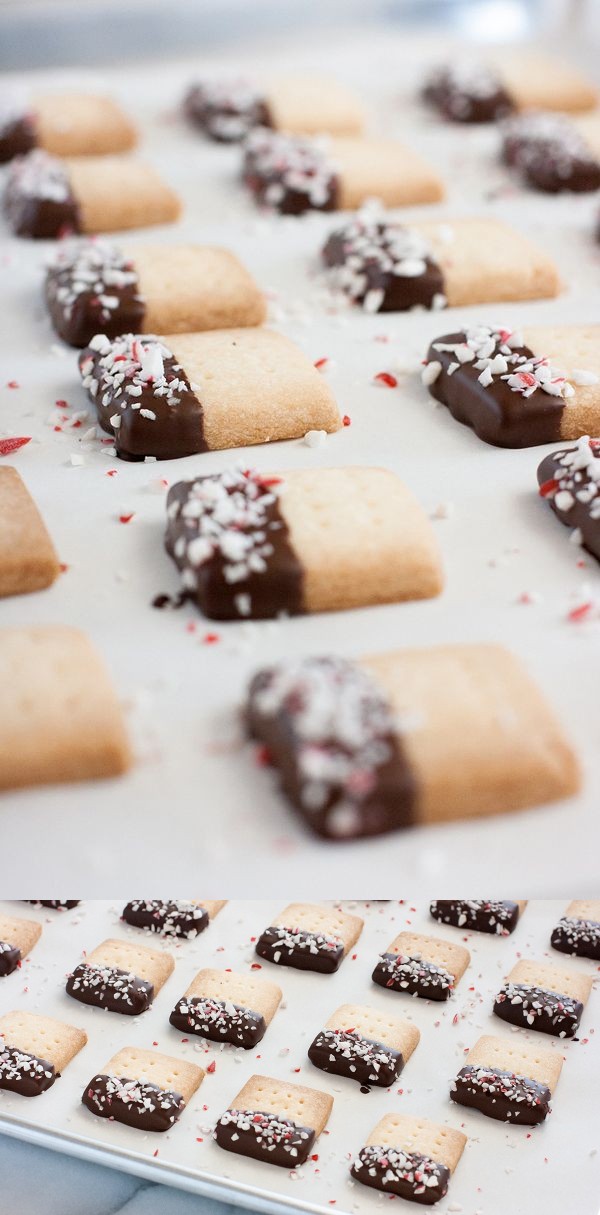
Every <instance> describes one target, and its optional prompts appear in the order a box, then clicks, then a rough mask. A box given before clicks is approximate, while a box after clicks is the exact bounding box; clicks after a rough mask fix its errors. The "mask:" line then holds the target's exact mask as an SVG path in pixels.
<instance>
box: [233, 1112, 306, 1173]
mask: <svg viewBox="0 0 600 1215" xmlns="http://www.w3.org/2000/svg"><path fill="white" fill-rule="evenodd" d="M220 1128H223V1129H224V1130H225V1129H228V1128H234V1133H233V1135H232V1136H231V1138H232V1139H233V1141H234V1143H235V1142H238V1141H239V1140H240V1139H241V1138H245V1139H248V1138H250V1139H253V1140H254V1141H255V1143H256V1146H257V1147H258V1148H260V1151H261V1154H264V1155H267V1156H268V1155H270V1154H271V1153H277V1154H278V1155H279V1154H280V1153H283V1154H285V1155H286V1156H289V1157H290V1159H291V1160H293V1161H294V1162H295V1163H296V1164H299V1163H301V1162H302V1158H304V1156H305V1155H306V1154H307V1152H308V1151H309V1150H310V1148H311V1146H312V1144H313V1142H314V1139H315V1132H314V1131H313V1130H312V1129H310V1128H309V1127H303V1126H298V1124H297V1123H295V1122H292V1121H291V1119H287V1118H281V1117H278V1116H277V1115H276V1114H270V1113H268V1114H267V1113H263V1112H262V1111H260V1110H235V1109H232V1110H226V1111H225V1113H224V1114H222V1115H221V1117H220V1118H219V1121H218V1123H217V1127H216V1132H215V1137H216V1139H217V1142H218V1141H219V1130H220Z"/></svg>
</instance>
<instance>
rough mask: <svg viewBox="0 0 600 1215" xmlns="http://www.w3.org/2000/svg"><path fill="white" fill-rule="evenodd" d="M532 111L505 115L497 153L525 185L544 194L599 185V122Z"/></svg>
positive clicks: (585, 188)
mask: <svg viewBox="0 0 600 1215" xmlns="http://www.w3.org/2000/svg"><path fill="white" fill-rule="evenodd" d="M593 122H594V124H596V125H592V121H591V120H586V119H581V120H579V122H575V121H573V120H572V119H569V118H565V117H563V116H560V115H558V114H547V113H543V112H537V111H533V112H532V113H529V114H519V115H517V116H516V117H514V118H510V119H508V121H507V122H506V123H505V124H504V127H503V130H502V149H501V157H502V160H503V161H504V164H506V165H508V166H509V168H512V169H515V170H516V172H517V173H518V174H519V176H520V177H521V178H522V180H523V181H524V182H525V184H526V185H528V186H532V187H533V189H535V190H542V191H544V192H545V193H546V194H559V193H562V192H564V191H571V192H572V193H575V194H582V193H589V191H591V190H598V189H600V123H599V122H598V120H597V119H594V120H593Z"/></svg>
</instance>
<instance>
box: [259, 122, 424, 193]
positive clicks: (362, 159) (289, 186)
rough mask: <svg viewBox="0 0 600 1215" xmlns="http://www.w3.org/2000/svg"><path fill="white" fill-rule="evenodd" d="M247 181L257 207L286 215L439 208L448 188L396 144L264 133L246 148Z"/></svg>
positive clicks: (389, 141)
mask: <svg viewBox="0 0 600 1215" xmlns="http://www.w3.org/2000/svg"><path fill="white" fill-rule="evenodd" d="M242 175H243V179H244V182H245V184H246V185H247V187H248V189H249V190H250V191H251V193H252V194H253V195H254V197H255V199H256V201H257V202H259V203H261V204H262V205H263V206H266V207H270V208H272V209H273V210H275V211H280V212H282V213H283V214H285V215H301V214H302V213H303V212H304V211H309V210H313V211H336V210H353V209H354V208H356V207H360V206H361V205H362V204H363V203H364V202H366V200H367V199H370V198H377V199H380V201H381V202H382V203H383V205H384V206H385V207H400V206H414V205H415V204H416V203H433V202H439V201H440V199H442V198H443V197H444V187H443V184H442V182H441V181H440V179H439V177H438V176H437V174H436V173H435V172H434V170H433V169H430V167H429V165H427V164H426V163H425V161H423V160H422V159H421V157H420V156H419V155H418V154H417V153H416V152H413V150H412V148H408V147H406V146H405V145H404V144H400V143H396V142H395V141H394V140H391V139H374V138H371V139H361V138H357V137H352V136H339V137H337V138H330V137H329V136H322V137H320V138H315V139H309V138H303V137H300V136H295V135H283V134H280V133H279V132H277V131H270V130H268V129H267V128H265V127H261V128H259V129H257V130H255V131H252V132H251V134H250V135H249V136H248V138H247V140H246V142H245V146H244V164H243V171H242Z"/></svg>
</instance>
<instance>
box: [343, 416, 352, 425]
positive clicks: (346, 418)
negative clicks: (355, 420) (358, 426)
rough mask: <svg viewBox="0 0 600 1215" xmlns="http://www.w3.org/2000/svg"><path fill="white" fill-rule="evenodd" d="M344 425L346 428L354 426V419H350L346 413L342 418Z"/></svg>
mask: <svg viewBox="0 0 600 1215" xmlns="http://www.w3.org/2000/svg"><path fill="white" fill-rule="evenodd" d="M342 423H343V425H344V426H351V425H352V418H349V417H348V414H347V413H345V414H344V416H343V418H342Z"/></svg>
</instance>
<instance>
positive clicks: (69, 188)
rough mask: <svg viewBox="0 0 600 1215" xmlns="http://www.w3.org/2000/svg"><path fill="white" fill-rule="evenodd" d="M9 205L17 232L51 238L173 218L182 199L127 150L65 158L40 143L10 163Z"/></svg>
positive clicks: (6, 202)
mask: <svg viewBox="0 0 600 1215" xmlns="http://www.w3.org/2000/svg"><path fill="white" fill-rule="evenodd" d="M4 211H5V214H6V217H7V219H8V222H9V224H10V226H11V228H12V230H13V232H14V233H15V235H16V236H31V237H34V238H52V237H58V236H65V235H67V234H70V233H73V232H118V231H120V230H121V229H124V228H146V227H149V226H151V225H152V224H168V223H173V222H174V221H175V220H176V219H177V218H178V216H179V212H180V203H179V199H178V197H177V195H176V194H175V193H174V192H173V190H171V189H170V187H169V186H167V185H165V183H164V182H163V181H162V179H161V178H160V177H159V176H158V174H157V173H156V172H155V170H154V169H153V168H151V167H150V165H147V164H144V162H143V161H138V160H134V159H133V158H131V157H128V156H81V157H79V159H67V160H61V159H59V158H58V157H55V156H49V155H48V153H47V152H43V151H41V150H40V149H39V148H38V149H36V150H35V151H33V152H29V153H28V155H27V156H23V157H20V158H19V159H18V160H16V161H14V163H13V164H12V165H11V166H10V169H9V171H8V179H7V183H6V188H5V192H4Z"/></svg>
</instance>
